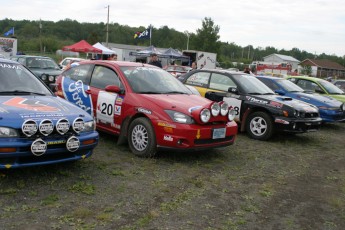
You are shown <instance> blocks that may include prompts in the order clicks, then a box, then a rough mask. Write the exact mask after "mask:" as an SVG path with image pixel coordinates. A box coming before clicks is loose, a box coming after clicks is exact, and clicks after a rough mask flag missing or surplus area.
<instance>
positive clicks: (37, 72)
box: [30, 69, 62, 76]
mask: <svg viewBox="0 0 345 230" xmlns="http://www.w3.org/2000/svg"><path fill="white" fill-rule="evenodd" d="M30 70H31V71H32V72H33V73H34V74H35V75H36V76H41V75H42V74H47V75H53V76H57V75H60V74H61V73H62V70H60V69H30Z"/></svg>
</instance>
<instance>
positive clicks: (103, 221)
mask: <svg viewBox="0 0 345 230" xmlns="http://www.w3.org/2000/svg"><path fill="white" fill-rule="evenodd" d="M344 140H345V124H344V123H342V124H331V125H325V126H323V127H322V129H321V130H320V131H318V132H313V133H306V134H301V135H286V134H284V135H283V134H282V135H276V136H275V137H274V138H273V139H272V140H270V141H268V142H260V141H255V140H252V139H249V138H248V137H247V136H246V135H245V134H239V135H238V137H237V139H236V142H235V144H234V145H233V146H230V147H227V148H222V149H214V150H211V151H205V152H192V153H190V152H189V153H174V152H161V153H159V154H158V156H157V157H156V158H154V159H142V158H137V157H135V156H134V155H133V154H132V153H130V151H129V149H128V146H116V145H115V138H114V137H113V136H110V135H107V134H103V133H101V139H100V143H99V145H98V146H97V148H96V150H95V151H94V155H93V156H92V157H91V158H89V159H86V160H84V161H79V162H74V163H68V164H58V165H53V166H47V167H36V168H24V169H19V170H10V171H0V229H30V230H31V229H260V230H261V229H339V230H340V229H345V156H344V153H345V151H344Z"/></svg>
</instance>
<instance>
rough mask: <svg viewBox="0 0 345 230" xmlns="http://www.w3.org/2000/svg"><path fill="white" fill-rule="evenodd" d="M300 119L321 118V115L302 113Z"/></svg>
mask: <svg viewBox="0 0 345 230" xmlns="http://www.w3.org/2000/svg"><path fill="white" fill-rule="evenodd" d="M300 117H304V118H317V117H320V115H319V113H308V112H307V113H300Z"/></svg>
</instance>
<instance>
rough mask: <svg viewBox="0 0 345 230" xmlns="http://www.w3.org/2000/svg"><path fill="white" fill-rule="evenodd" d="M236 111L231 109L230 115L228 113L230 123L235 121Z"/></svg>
mask: <svg viewBox="0 0 345 230" xmlns="http://www.w3.org/2000/svg"><path fill="white" fill-rule="evenodd" d="M236 113H237V112H236V110H234V109H232V108H231V109H229V113H228V119H229V121H233V120H234V119H235V117H236Z"/></svg>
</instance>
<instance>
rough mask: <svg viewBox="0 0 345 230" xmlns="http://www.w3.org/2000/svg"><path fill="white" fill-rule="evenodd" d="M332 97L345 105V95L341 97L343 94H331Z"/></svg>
mask: <svg viewBox="0 0 345 230" xmlns="http://www.w3.org/2000/svg"><path fill="white" fill-rule="evenodd" d="M329 96H330V97H333V98H334V99H336V100H338V101H341V102H343V103H345V95H341V94H329Z"/></svg>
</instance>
